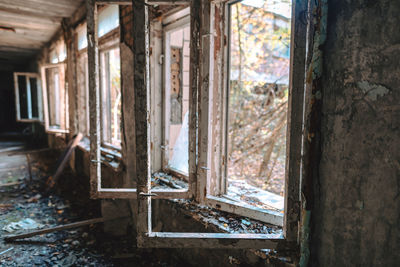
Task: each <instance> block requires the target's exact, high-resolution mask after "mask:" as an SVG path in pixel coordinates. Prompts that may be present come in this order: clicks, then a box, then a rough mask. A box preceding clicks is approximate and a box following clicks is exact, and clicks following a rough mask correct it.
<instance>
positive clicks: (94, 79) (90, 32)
mask: <svg viewBox="0 0 400 267" xmlns="http://www.w3.org/2000/svg"><path fill="white" fill-rule="evenodd" d="M95 2H96V1H95V0H88V1H87V2H86V8H87V40H88V48H87V50H88V74H89V75H88V76H89V96H90V97H89V110H90V193H91V197H96V194H97V191H98V189H99V188H100V187H101V181H100V179H101V163H100V159H101V157H100V142H101V132H100V92H99V90H98V88H99V57H98V54H99V53H98V36H97V6H96V4H95Z"/></svg>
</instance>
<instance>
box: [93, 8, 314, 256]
mask: <svg viewBox="0 0 400 267" xmlns="http://www.w3.org/2000/svg"><path fill="white" fill-rule="evenodd" d="M107 2H108V3H119V4H122V3H124V4H126V3H128V4H129V3H131V4H133V5H134V9H133V12H134V14H133V17H134V22H136V23H137V25H138V27H137V28H135V27H134V38H137V39H135V42H134V51H137V53H138V54H137V57H135V58H134V64H137V65H136V66H143V69H138V68H136V69H135V72H134V85H135V87H136V86H138V87H136V88H140V89H141V90H135V99H136V103H135V113H136V114H135V122H136V129H137V131H139V134H138V133H137V134H136V145H137V146H138V145H139V146H140V148H141V149H140V150H138V151H137V153H138V156H137V157H136V163H137V169H138V171H137V172H138V173H137V189H120V190H115V189H113V190H112V191H110V192H109V193H110V194H109V195H108V196H109V197H110V198H111V197H114V198H115V197H116V196H119V197H121V196H122V195H124V194H125V197H126V198H135V197H137V196H138V197H137V198H138V216H137V246H138V247H168V248H171V247H176V248H188V247H194V248H231V249H233V248H236V249H244V248H253V249H255V248H269V249H278V250H279V249H280V248H282V249H290V248H292V249H297V248H298V242H299V231H298V230H299V229H298V227H299V217H300V203H301V201H300V183H299V182H300V173H301V172H300V165H301V158H300V155H301V147H300V146H299V143H301V141H302V138H303V137H302V128H303V126H302V125H303V117H302V116H299V114H303V107H304V85H305V58H306V57H305V56H306V50H305V47H306V36H307V34H306V33H307V30H306V29H307V28H306V27H307V25H306V24H304V25H302V22H301V21H300V16H302V15H304V13H303V12H309V10H308V4H307V2H306V1H302V0H293V7H292V8H293V9H292V10H293V12H292V13H293V19H292V33H293V34H292V43H293V40H294V38H295V37H296V46H295V45H292V47H291V65H292V66H293V63H294V62H295V63H296V64H297V65H296V66H297V67H296V68H295V71H294V70H293V69H294V68H291V73H290V94H289V107H290V108H289V112H288V118H289V119H290V120H289V121H294V127H288V134H290V137H289V140H290V145H289V147H288V148H287V149H288V150H289V151H290V152H291V153H290V159H289V165H288V166H287V168H288V169H289V170H290V171H289V172H287V174H286V185H287V186H286V187H285V190H286V192H285V217H284V225H283V226H284V228H283V236H276V235H271V234H225V233H163V232H153V231H152V226H151V219H152V218H151V199H152V198H153V199H154V198H161V199H164V198H169V197H170V196H172V198H180V197H179V194H177V193H172V195H171V193H170V194H169V195H168V194H155V193H156V192H155V191H154V190H151V174H150V170H151V160H150V140H149V138H148V137H149V136H150V127H149V123H148V120H149V118H150V117H149V113H150V79H149V78H150V73H149V72H150V71H149V50H150V49H149V21H148V6H147V5H148V4H150V3H155V2H154V1H146V0H144V1H143V2H142V1H135V0H133V3H132V2H126V1H117V0H114V1H112V0H111V1H106V0H97V3H103V4H104V3H107ZM177 2H178V1H174V0H171V1H162V3H166V4H168V3H169V4H176V3H177ZM179 2H181V1H179ZM184 2H185V3H188V2H190V4H191V10H192V11H195V13H193V12H191V14H192V15H191V34H192V37H191V39H192V40H193V39H194V40H195V47H192V48H191V51H194V52H195V53H194V54H191V65H192V66H194V67H192V68H191V92H192V93H196V94H197V93H198V98H199V99H198V100H199V102H198V104H196V106H197V105H198V109H197V107H196V108H191V109H190V110H191V113H190V122H189V123H190V124H189V125H192V126H194V125H196V126H195V128H196V129H192V130H190V131H191V134H190V136H189V139H192V140H191V142H192V141H193V140H198V141H199V142H198V143H196V145H195V146H194V147H193V144H191V145H189V156H190V157H191V158H190V159H191V160H190V159H189V162H190V163H191V164H193V165H191V164H189V172H190V173H189V188H191V186H193V188H195V189H197V188H198V190H195V191H194V192H195V193H196V194H195V195H194V196H195V197H196V198H197V199H203V200H204V199H205V198H206V197H207V184H208V183H207V181H209V177H210V168H208V166H209V163H210V161H211V157H210V156H211V155H210V151H211V147H210V144H209V142H208V141H207V137H209V136H210V134H211V130H210V128H211V127H209V118H210V105H209V104H210V103H212V96H213V95H212V93H211V94H210V91H211V92H212V90H213V88H211V86H210V85H211V84H213V83H212V82H213V78H214V76H213V72H212V71H211V70H212V68H213V67H212V64H214V62H213V60H212V57H211V55H212V54H213V53H212V52H211V51H213V52H214V50H213V49H214V47H213V38H212V37H214V36H213V34H214V32H213V30H212V27H210V25H212V23H211V21H210V18H212V17H213V15H214V14H213V12H209V9H208V8H210V5H211V10H213V9H214V8H215V5H219V4H221V3H222V4H223V3H224V2H226V1H220V0H219V1H212V2H211V3H210V2H208V0H192V1H184ZM157 3H158V2H157ZM87 7H88V39H89V46H88V49H89V52H90V53H89V75H90V92H91V98H90V100H91V101H90V106H91V111H92V112H91V113H95V114H91V125H92V126H95V127H96V128H93V127H91V139H92V140H91V187H92V188H94V189H95V190H96V189H101V188H100V187H99V186H98V182H99V180H97V179H98V178H99V172H100V161H99V159H100V150H99V146H100V139H99V137H98V136H96V135H97V134H98V133H99V127H98V125H97V123H98V122H99V97H98V92H97V91H98V90H97V91H96V86H98V72H97V71H96V67H97V66H96V65H97V64H98V60H97V59H96V57H97V56H98V55H97V53H98V49H97V36H96V33H95V31H94V29H96V19H95V17H96V16H95V15H96V12H97V11H96V0H88V2H87ZM194 14H196V15H194ZM199 14H200V15H199ZM296 18H297V20H296ZM193 22H194V23H193ZM203 23H204V24H203ZM193 33H194V35H193ZM200 40H201V42H200ZM200 43H201V44H202V46H201V47H200V46H199V44H200ZM200 50H201V51H202V53H200V52H199V51H200ZM192 60H195V61H194V62H192ZM138 63H140V64H138ZM142 87H143V88H142ZM210 96H211V99H210ZM293 97H296V100H297V99H299V101H298V102H294V101H292V99H293ZM138 100H139V101H138ZM292 103H293V106H292V105H291V104H292ZM138 111H140V112H139V113H138ZM197 112H199V113H200V114H197ZM292 116H293V118H292ZM197 117H198V118H199V121H198V124H197V122H196V123H194V120H193V119H194V118H197ZM193 123H194V124H193ZM299 124H301V125H299ZM200 130H201V131H200ZM292 137H293V139H292ZM204 140H205V141H204ZM197 145H198V147H197ZM193 155H194V161H193ZM196 157H197V158H196ZM193 174H194V175H193ZM92 175H93V176H94V180H92V179H93V177H92ZM100 175H101V173H100ZM193 178H195V179H194V180H193ZM192 182H194V184H193V185H192V184H191V183H192ZM128 190H130V191H129V192H128ZM117 191H119V193H120V194H117ZM173 191H175V190H173ZM128 193H129V194H128ZM132 193H134V194H132ZM287 208H288V209H287Z"/></svg>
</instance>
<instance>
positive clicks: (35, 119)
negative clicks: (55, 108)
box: [13, 72, 43, 122]
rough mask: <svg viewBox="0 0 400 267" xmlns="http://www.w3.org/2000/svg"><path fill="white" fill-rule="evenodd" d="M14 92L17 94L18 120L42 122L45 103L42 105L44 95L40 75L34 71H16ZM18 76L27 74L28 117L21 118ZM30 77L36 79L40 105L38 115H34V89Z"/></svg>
mask: <svg viewBox="0 0 400 267" xmlns="http://www.w3.org/2000/svg"><path fill="white" fill-rule="evenodd" d="M13 75H14V94H15V112H16V120H17V121H19V122H36V121H38V122H41V121H43V105H42V95H41V85H40V83H41V81H40V75H39V74H37V73H33V72H14V74H13ZM18 76H25V83H26V92H27V99H26V100H27V112H28V118H21V103H20V98H19V82H18ZM30 78H35V79H36V87H37V101H38V103H37V106H38V115H39V116H38V117H33V116H32V109H33V107H32V106H33V103H32V90H31V84H30Z"/></svg>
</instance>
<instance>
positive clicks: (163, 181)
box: [151, 172, 284, 227]
mask: <svg viewBox="0 0 400 267" xmlns="http://www.w3.org/2000/svg"><path fill="white" fill-rule="evenodd" d="M165 188H172V189H187V188H188V183H187V182H186V181H184V180H182V179H179V178H178V177H176V176H174V175H170V174H166V173H163V172H157V173H154V174H153V175H152V183H151V189H152V190H154V189H165ZM259 191H262V190H257V191H256V192H255V193H257V194H261V193H262V192H261V193H260V192H259ZM267 193H269V192H267ZM269 194H272V193H269ZM261 195H262V196H264V199H267V200H268V197H271V196H269V195H268V194H266V195H263V194H261ZM234 197H235V198H237V196H234ZM279 197H280V196H279ZM282 201H283V199H282ZM282 203H283V202H282ZM200 204H201V205H204V206H207V207H211V208H214V209H216V210H218V211H222V212H228V213H231V214H235V215H236V216H243V217H246V218H251V219H254V220H258V221H260V222H263V223H269V224H272V225H277V226H280V227H282V226H283V215H284V212H283V207H282V209H277V208H274V207H273V206H271V205H267V204H265V205H264V206H263V207H269V208H268V209H266V208H262V207H257V206H254V205H250V204H248V203H246V202H244V201H241V200H240V199H234V198H233V195H232V194H230V195H227V196H210V195H208V196H207V198H206V199H205V201H204V203H200ZM275 206H279V205H275Z"/></svg>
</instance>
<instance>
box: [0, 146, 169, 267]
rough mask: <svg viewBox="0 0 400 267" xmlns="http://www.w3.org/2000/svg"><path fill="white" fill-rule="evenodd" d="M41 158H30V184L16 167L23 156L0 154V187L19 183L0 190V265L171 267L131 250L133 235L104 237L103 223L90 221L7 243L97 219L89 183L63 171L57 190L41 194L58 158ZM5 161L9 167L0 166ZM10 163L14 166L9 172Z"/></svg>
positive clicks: (162, 260)
mask: <svg viewBox="0 0 400 267" xmlns="http://www.w3.org/2000/svg"><path fill="white" fill-rule="evenodd" d="M7 151H9V150H7ZM43 154H45V155H44V156H43V155H42V156H41V157H40V159H39V158H37V157H36V156H35V157H32V159H31V160H32V162H31V164H32V175H33V180H32V183H29V173H28V170H27V169H26V168H24V169H21V168H20V167H19V166H21V165H26V157H21V156H20V155H15V156H8V155H7V153H1V152H0V184H3V183H6V182H18V183H16V184H14V185H10V186H7V187H0V237H1V238H0V266H18V267H19V266H22V267H25V266H26V267H27V266H60V267H61V266H63V267H64V266H96V267H97V266H100V267H102V266H107V267H108V266H174V265H176V260H175V261H174V259H172V258H171V255H165V256H164V257H161V256H159V257H154V256H152V255H151V253H152V252H151V251H147V250H139V249H136V248H135V244H136V239H135V237H134V236H133V235H126V236H122V237H115V236H109V235H107V234H106V233H104V232H103V227H102V224H93V223H92V224H88V225H85V226H82V227H79V228H73V229H64V230H60V231H55V232H49V233H46V234H42V235H35V236H32V237H29V238H24V239H18V240H13V241H10V242H6V241H5V237H7V236H14V235H21V234H25V233H30V232H35V231H41V230H44V229H51V228H54V227H59V226H65V225H69V224H73V223H75V222H81V221H84V220H90V219H93V218H99V217H101V214H100V205H99V203H100V202H99V201H98V200H90V199H89V198H88V196H89V194H88V188H87V187H88V184H89V183H88V182H87V184H85V183H83V182H82V180H83V179H82V178H81V177H76V176H74V174H72V173H71V172H70V171H69V170H68V169H65V170H64V172H63V174H62V175H61V177H60V179H59V182H60V184H61V186H60V185H58V186H57V189H56V190H53V191H51V192H49V193H45V189H46V185H45V183H46V178H47V177H48V174H49V173H50V172H51V171H50V169H51V168H49V166H52V164H53V166H54V164H55V163H54V159H55V158H57V156H54V155H51V154H49V155H48V156H46V154H47V152H46V153H43ZM5 162H7V163H8V164H2V163H5ZM14 165H15V166H18V168H14V169H12V170H10V168H12V167H13V166H14ZM4 169H6V170H4ZM46 171H47V172H46ZM8 173H10V174H9V175H8ZM4 174H6V175H4ZM2 177H5V178H2ZM8 177H13V178H12V179H9V178H8ZM4 179H5V180H4ZM63 183H65V184H63ZM60 188H61V189H60ZM38 229H40V230H38ZM121 255H122V256H121ZM124 255H129V257H124ZM174 262H175V263H174Z"/></svg>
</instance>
